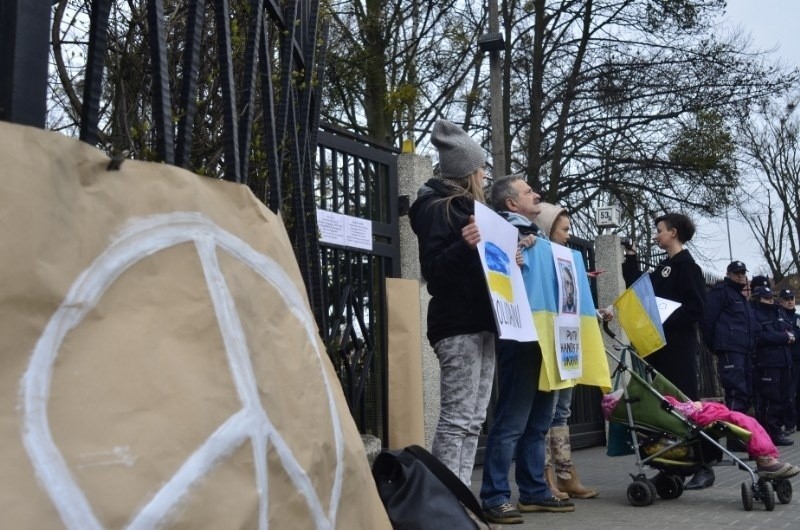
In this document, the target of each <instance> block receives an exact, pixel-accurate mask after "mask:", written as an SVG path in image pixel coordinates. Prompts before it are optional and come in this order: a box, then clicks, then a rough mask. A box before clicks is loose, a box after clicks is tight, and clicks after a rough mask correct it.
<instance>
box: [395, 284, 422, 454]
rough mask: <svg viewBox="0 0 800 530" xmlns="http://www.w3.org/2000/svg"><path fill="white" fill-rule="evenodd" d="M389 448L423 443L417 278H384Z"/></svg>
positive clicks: (420, 344) (420, 342)
mask: <svg viewBox="0 0 800 530" xmlns="http://www.w3.org/2000/svg"><path fill="white" fill-rule="evenodd" d="M386 302H387V305H388V306H389V363H388V366H389V367H388V371H389V441H388V446H389V447H390V448H401V447H406V446H407V445H412V444H416V445H421V446H423V447H424V446H425V421H424V410H423V403H422V338H421V330H420V320H419V319H420V306H419V282H418V281H416V280H404V279H401V278H387V279H386Z"/></svg>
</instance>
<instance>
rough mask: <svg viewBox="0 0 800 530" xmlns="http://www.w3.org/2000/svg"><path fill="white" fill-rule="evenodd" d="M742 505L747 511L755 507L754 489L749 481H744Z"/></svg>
mask: <svg viewBox="0 0 800 530" xmlns="http://www.w3.org/2000/svg"><path fill="white" fill-rule="evenodd" d="M742 506H744V510H745V511H746V512H749V511H750V510H752V509H753V490H752V489H750V484H748V483H747V482H742Z"/></svg>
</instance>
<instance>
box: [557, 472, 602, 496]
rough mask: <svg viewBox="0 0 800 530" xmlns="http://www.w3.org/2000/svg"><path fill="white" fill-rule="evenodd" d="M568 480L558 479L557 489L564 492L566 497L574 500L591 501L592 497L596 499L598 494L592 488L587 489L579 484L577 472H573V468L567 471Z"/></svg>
mask: <svg viewBox="0 0 800 530" xmlns="http://www.w3.org/2000/svg"><path fill="white" fill-rule="evenodd" d="M569 475H570V478H568V479H562V478H561V477H558V487H559V488H560V489H561V490H562V491H563V492H565V493H566V494H567V495H569V496H570V497H572V498H574V499H591V498H592V497H597V496H598V495H599V494H600V492H599V491H597V490H596V489H594V488H587V487H586V486H584V485H583V484H581V479H580V477H578V472H577V471H576V470H575V466H570V469H569Z"/></svg>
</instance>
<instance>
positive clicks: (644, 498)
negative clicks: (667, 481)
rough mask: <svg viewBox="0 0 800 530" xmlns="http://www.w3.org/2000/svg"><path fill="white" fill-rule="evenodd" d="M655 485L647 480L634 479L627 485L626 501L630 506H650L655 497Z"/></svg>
mask: <svg viewBox="0 0 800 530" xmlns="http://www.w3.org/2000/svg"><path fill="white" fill-rule="evenodd" d="M654 490H655V487H654V486H653V483H652V482H650V481H649V480H634V481H633V482H631V483H630V484H629V485H628V502H630V503H631V506H636V507H640V506H650V505H651V504H653V501H654V500H655V497H656V492H655V491H654Z"/></svg>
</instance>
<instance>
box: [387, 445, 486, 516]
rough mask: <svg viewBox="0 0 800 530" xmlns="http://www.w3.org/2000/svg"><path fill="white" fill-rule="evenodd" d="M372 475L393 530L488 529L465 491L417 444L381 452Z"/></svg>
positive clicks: (466, 489)
mask: <svg viewBox="0 0 800 530" xmlns="http://www.w3.org/2000/svg"><path fill="white" fill-rule="evenodd" d="M372 476H373V477H374V478H375V483H376V484H377V486H378V494H379V495H380V497H381V500H382V501H383V505H384V506H385V507H386V512H387V513H388V514H389V520H390V521H391V522H392V527H393V528H394V529H395V530H450V529H454V530H461V529H465V530H473V529H482V528H490V526H489V525H488V524H487V522H486V520H485V519H484V516H483V510H481V507H480V504H478V500H477V499H476V498H475V496H474V495H473V494H472V492H471V491H470V490H469V488H467V486H465V485H464V483H463V482H461V481H460V480H459V479H458V477H457V476H456V475H455V474H453V472H452V471H450V470H449V469H448V468H447V467H446V466H445V465H444V464H442V463H441V462H440V461H439V460H438V459H437V458H436V457H434V456H433V455H432V454H430V453H429V452H428V451H426V450H425V449H423V448H422V447H419V446H418V445H410V446H408V447H406V448H405V449H402V450H400V451H382V452H381V454H379V455H378V457H377V458H376V459H375V464H374V465H373V466H372Z"/></svg>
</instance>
